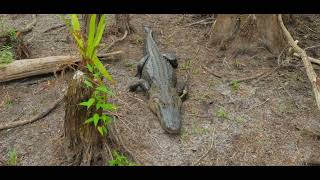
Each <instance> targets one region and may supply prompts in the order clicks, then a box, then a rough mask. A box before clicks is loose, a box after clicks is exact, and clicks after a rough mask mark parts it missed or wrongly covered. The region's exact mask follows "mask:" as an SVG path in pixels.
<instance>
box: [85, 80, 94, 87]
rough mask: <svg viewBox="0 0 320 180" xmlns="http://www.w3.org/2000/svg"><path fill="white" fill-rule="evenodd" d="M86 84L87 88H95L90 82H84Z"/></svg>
mask: <svg viewBox="0 0 320 180" xmlns="http://www.w3.org/2000/svg"><path fill="white" fill-rule="evenodd" d="M84 84H85V85H86V86H87V87H93V86H92V83H91V82H90V81H88V80H84Z"/></svg>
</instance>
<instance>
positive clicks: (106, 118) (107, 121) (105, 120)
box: [100, 114, 111, 124]
mask: <svg viewBox="0 0 320 180" xmlns="http://www.w3.org/2000/svg"><path fill="white" fill-rule="evenodd" d="M100 119H101V120H102V121H103V122H104V124H109V123H110V122H111V118H110V117H109V116H107V115H105V114H103V115H102V116H100Z"/></svg>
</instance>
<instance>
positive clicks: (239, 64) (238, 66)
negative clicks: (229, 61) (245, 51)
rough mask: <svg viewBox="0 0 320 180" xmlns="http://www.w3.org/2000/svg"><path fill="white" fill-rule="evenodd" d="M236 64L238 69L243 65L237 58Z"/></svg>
mask: <svg viewBox="0 0 320 180" xmlns="http://www.w3.org/2000/svg"><path fill="white" fill-rule="evenodd" d="M234 66H235V67H236V68H237V69H239V68H240V67H241V63H240V61H239V60H238V59H236V60H235V61H234Z"/></svg>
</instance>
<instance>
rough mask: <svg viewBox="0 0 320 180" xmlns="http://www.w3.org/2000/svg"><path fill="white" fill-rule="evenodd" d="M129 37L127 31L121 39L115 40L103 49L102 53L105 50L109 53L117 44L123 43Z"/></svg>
mask: <svg viewBox="0 0 320 180" xmlns="http://www.w3.org/2000/svg"><path fill="white" fill-rule="evenodd" d="M127 35H128V31H127V30H126V31H125V32H124V35H123V36H122V37H121V38H119V39H116V40H114V41H113V42H112V43H111V44H110V45H109V46H108V47H105V48H102V49H101V50H100V51H102V50H105V51H107V52H108V51H109V50H110V49H111V48H112V47H113V46H114V45H115V44H116V43H118V42H120V41H123V40H124V39H125V38H126V37H127Z"/></svg>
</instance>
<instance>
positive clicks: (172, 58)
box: [162, 53, 178, 69]
mask: <svg viewBox="0 0 320 180" xmlns="http://www.w3.org/2000/svg"><path fill="white" fill-rule="evenodd" d="M162 56H163V57H164V58H165V59H166V60H167V61H169V63H170V64H171V66H172V67H173V68H174V69H176V68H177V67H178V60H177V56H176V55H175V54H174V53H164V54H162Z"/></svg>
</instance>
